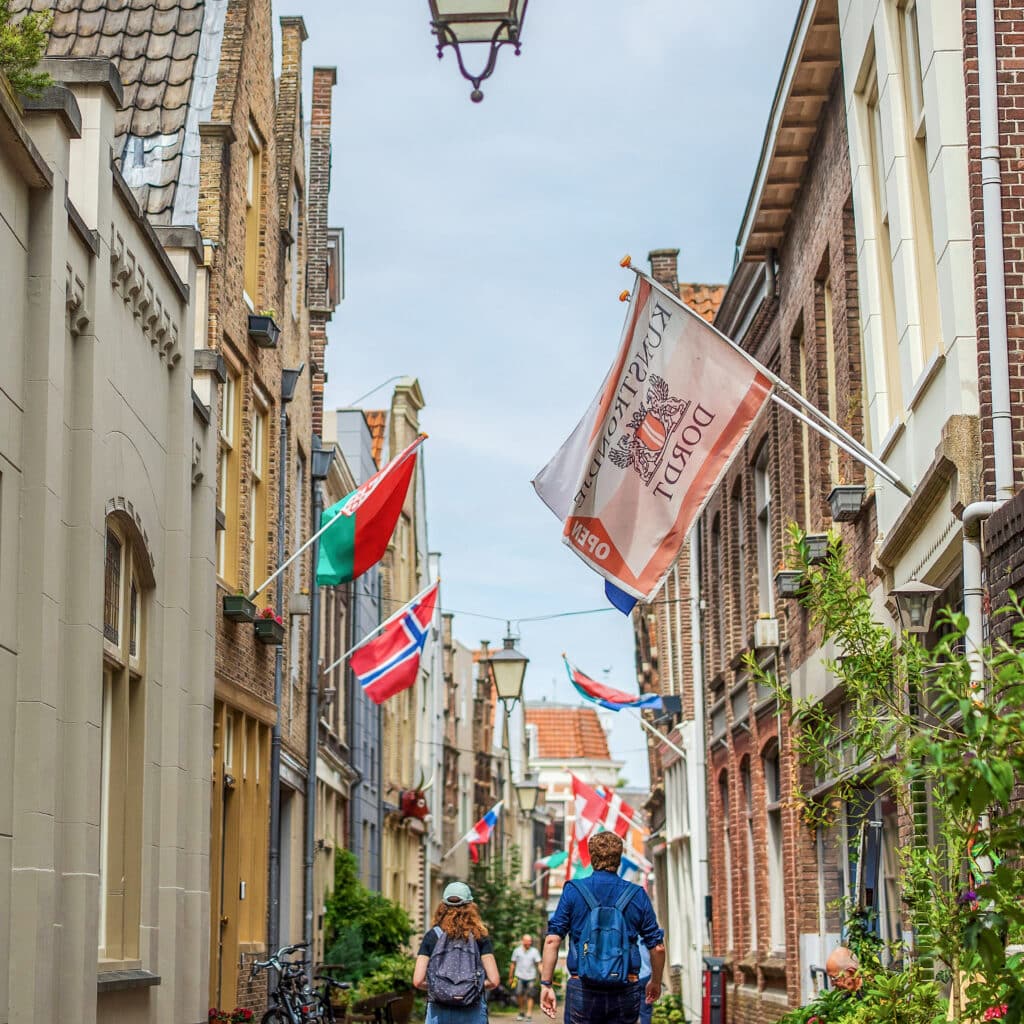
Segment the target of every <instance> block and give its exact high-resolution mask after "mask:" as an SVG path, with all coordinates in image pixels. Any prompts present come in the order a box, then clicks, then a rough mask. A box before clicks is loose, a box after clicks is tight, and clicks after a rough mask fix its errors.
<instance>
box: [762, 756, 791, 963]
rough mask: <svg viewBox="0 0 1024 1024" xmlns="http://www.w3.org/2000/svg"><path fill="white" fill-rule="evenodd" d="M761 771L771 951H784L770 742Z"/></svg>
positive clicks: (776, 784)
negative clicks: (762, 778)
mask: <svg viewBox="0 0 1024 1024" xmlns="http://www.w3.org/2000/svg"><path fill="white" fill-rule="evenodd" d="M761 764H762V768H763V769H764V791H765V804H766V808H765V809H766V813H767V819H768V906H769V911H770V913H769V925H770V931H769V937H770V939H771V952H772V953H784V952H785V949H786V909H785V891H784V888H783V878H784V871H783V861H782V774H781V770H780V767H779V746H778V743H777V742H776V741H774V740H773V741H772V742H771V744H770V745H769V746H768V747H767V748H766V750H765V752H764V755H763V756H762V759H761Z"/></svg>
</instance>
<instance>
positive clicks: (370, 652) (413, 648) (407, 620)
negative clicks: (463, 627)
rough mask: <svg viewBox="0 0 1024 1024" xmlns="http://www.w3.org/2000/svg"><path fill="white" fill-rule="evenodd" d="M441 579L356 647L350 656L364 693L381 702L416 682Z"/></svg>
mask: <svg viewBox="0 0 1024 1024" xmlns="http://www.w3.org/2000/svg"><path fill="white" fill-rule="evenodd" d="M439 584H440V580H439V581H438V582H437V583H434V584H432V585H431V586H429V587H428V588H427V589H426V590H424V591H423V592H422V593H421V594H420V595H419V596H418V597H415V598H413V600H412V601H410V602H409V604H407V605H406V606H405V607H404V608H402V609H401V610H400V611H399V612H397V613H396V614H395V615H394V616H393V618H392V620H391V621H390V622H389V623H388V624H387V625H386V626H385V627H384V630H383V632H382V633H381V634H380V636H377V637H375V638H374V639H373V640H368V641H367V642H366V643H364V644H363V645H361V646H360V647H358V648H357V649H356V650H355V651H354V652H353V653H352V656H351V657H350V659H349V664H350V665H351V666H352V671H353V672H354V673H355V677H356V679H358V680H359V685H360V686H361V687H362V688H363V693H365V694H366V696H367V697H369V698H370V700H372V701H373V702H374V703H375V704H383V703H384V701H386V700H387V699H388V698H389V697H393V696H394V695H395V694H396V693H401V692H402V691H403V690H408V689H409V687H410V686H412V685H413V683H415V682H416V675H417V673H418V672H419V669H420V655H421V654H422V653H423V647H424V645H425V644H426V642H427V637H428V636H429V635H430V624H431V622H432V621H433V619H434V606H435V605H436V604H437V588H438V585H439Z"/></svg>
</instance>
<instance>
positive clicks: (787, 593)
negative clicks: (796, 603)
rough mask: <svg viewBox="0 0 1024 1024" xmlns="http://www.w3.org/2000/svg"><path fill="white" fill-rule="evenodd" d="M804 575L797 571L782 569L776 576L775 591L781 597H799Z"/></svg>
mask: <svg viewBox="0 0 1024 1024" xmlns="http://www.w3.org/2000/svg"><path fill="white" fill-rule="evenodd" d="M803 582H804V574H803V573H802V572H798V571H797V570H795V569H780V570H779V571H778V572H777V573H776V574H775V589H776V591H778V594H779V597H799V596H800V588H801V587H802V586H803Z"/></svg>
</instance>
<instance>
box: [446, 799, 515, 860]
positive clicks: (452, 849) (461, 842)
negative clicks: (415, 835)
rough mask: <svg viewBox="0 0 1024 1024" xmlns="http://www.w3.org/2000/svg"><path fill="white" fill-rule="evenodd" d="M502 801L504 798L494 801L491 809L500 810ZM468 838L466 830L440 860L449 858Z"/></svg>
mask: <svg viewBox="0 0 1024 1024" xmlns="http://www.w3.org/2000/svg"><path fill="white" fill-rule="evenodd" d="M504 803H505V801H504V800H499V801H498V802H497V803H496V804H495V805H494V806H493V807H492V808H491V811H494V810H497V811H500V810H501V807H502V805H503V804H504ZM491 811H488V812H487V814H490V813H491ZM487 814H485V815H484V817H485V818H486V817H487ZM482 820H483V819H481V821H482ZM477 824H479V822H478V823H477ZM473 828H476V825H474V826H473ZM489 838H490V837H489V836H488V839H489ZM468 839H469V832H467V833H466V834H465V835H464V836H463V837H462V838H461V839H460V840H459V841H458V842H457V843H456V844H455V845H454V846H453V847H452V848H451V849H450V850H449V851H448V852H447V853H446V854H445V855H444V856H443V857H442V858H441V860H447V859H448V858H449V857H450V856H451V855H452V854H453V853H454V852H455V851H456V850H457V849H458V848H459V847H460V846H461V845H462V844H463V843H465V842H466V841H467V840H468Z"/></svg>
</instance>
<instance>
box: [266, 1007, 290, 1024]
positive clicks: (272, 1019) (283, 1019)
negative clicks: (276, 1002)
mask: <svg viewBox="0 0 1024 1024" xmlns="http://www.w3.org/2000/svg"><path fill="white" fill-rule="evenodd" d="M260 1024H291V1021H290V1020H289V1019H288V1014H287V1013H285V1012H284V1010H282V1009H281V1007H280V1006H272V1007H271V1008H270V1009H269V1010H267V1012H266V1013H265V1014H263V1016H262V1017H261V1018H260Z"/></svg>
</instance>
